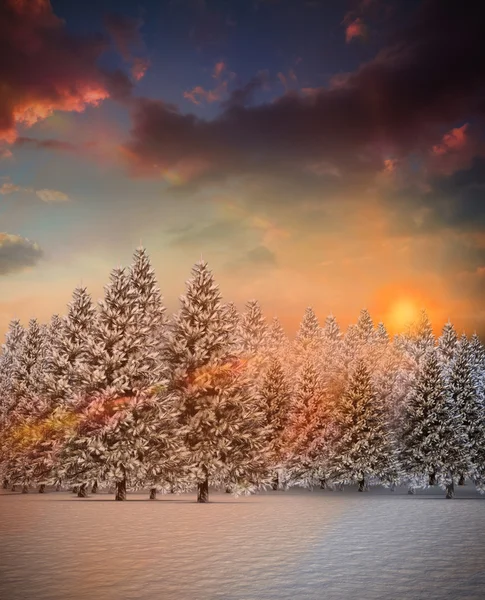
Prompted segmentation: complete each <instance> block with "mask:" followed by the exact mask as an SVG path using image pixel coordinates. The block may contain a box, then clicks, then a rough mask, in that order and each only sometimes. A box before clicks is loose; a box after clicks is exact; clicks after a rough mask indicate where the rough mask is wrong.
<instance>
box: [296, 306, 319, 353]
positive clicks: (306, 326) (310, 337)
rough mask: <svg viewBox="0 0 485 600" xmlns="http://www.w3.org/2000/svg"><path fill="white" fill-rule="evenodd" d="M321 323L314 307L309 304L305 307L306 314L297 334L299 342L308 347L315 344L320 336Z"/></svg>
mask: <svg viewBox="0 0 485 600" xmlns="http://www.w3.org/2000/svg"><path fill="white" fill-rule="evenodd" d="M320 334H321V331H320V324H319V322H318V319H317V316H316V315H315V313H314V311H313V308H312V307H311V306H308V307H307V308H306V309H305V314H304V315H303V319H302V321H301V323H300V327H299V329H298V332H297V334H296V341H297V343H298V344H299V345H300V346H302V347H303V348H304V349H306V348H307V347H308V346H310V345H315V344H316V343H317V342H318V340H319V338H320Z"/></svg>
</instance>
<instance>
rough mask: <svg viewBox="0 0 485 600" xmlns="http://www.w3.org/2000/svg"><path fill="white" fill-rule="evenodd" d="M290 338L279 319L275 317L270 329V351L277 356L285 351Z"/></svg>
mask: <svg viewBox="0 0 485 600" xmlns="http://www.w3.org/2000/svg"><path fill="white" fill-rule="evenodd" d="M287 343H288V337H287V335H286V333H285V330H284V329H283V326H282V325H281V322H280V320H279V319H278V317H273V319H272V320H271V323H270V325H269V328H268V350H269V351H270V352H272V353H273V354H276V356H278V355H279V353H280V352H281V351H283V349H284V347H285V345H286V344H287Z"/></svg>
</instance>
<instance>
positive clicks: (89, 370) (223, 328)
mask: <svg viewBox="0 0 485 600" xmlns="http://www.w3.org/2000/svg"><path fill="white" fill-rule="evenodd" d="M0 477H1V478H2V479H3V485H4V486H8V485H11V486H21V487H22V488H23V491H28V489H29V487H32V486H34V485H38V486H40V488H39V491H43V490H44V488H45V486H46V485H48V484H58V485H60V484H62V485H64V486H65V485H73V486H77V487H78V488H79V495H80V496H86V495H87V494H88V492H89V491H90V490H91V489H92V490H93V492H94V491H95V490H96V489H97V488H98V487H104V488H112V487H116V498H117V499H118V500H124V499H125V498H126V493H127V491H129V490H133V489H141V488H144V489H145V488H146V489H150V498H155V497H156V494H157V492H158V491H161V492H180V491H186V490H191V489H194V488H197V490H198V500H199V501H201V502H205V501H207V499H208V492H209V485H211V486H216V487H219V488H221V487H222V488H223V489H226V491H231V492H234V493H236V494H237V493H243V492H250V491H253V490H255V489H258V488H260V487H264V486H269V485H272V486H273V487H274V488H278V487H279V488H285V487H286V486H291V485H300V486H307V487H314V486H322V487H327V486H329V487H332V486H334V485H343V484H349V483H356V484H358V485H359V489H360V490H365V489H367V487H368V486H369V485H375V484H381V485H390V486H393V485H395V484H396V483H397V482H398V481H400V480H401V481H407V482H408V483H409V485H410V491H414V490H415V488H417V487H420V486H428V485H435V484H436V485H441V486H442V487H444V488H446V493H447V497H448V498H452V497H453V494H454V486H455V484H459V485H462V484H464V483H465V481H466V480H471V481H472V482H473V483H474V484H475V486H476V487H477V488H478V489H479V490H481V491H482V492H485V350H484V348H483V345H482V343H481V341H480V339H479V337H478V336H477V335H476V334H475V335H473V336H472V337H471V338H470V339H468V338H467V337H466V336H464V335H463V336H461V338H459V339H458V336H457V334H456V331H455V329H454V327H453V325H452V324H451V323H447V324H446V325H445V326H444V328H443V330H442V333H441V335H440V337H439V338H438V340H436V339H435V337H434V334H433V328H432V326H431V323H430V321H429V318H428V317H427V315H426V313H425V312H422V313H421V315H420V317H419V319H418V321H417V322H416V323H415V324H413V325H412V326H411V327H410V328H409V329H408V330H407V331H406V332H405V333H402V334H400V335H397V336H395V337H394V338H393V339H391V338H390V336H389V334H388V332H387V330H386V327H385V325H384V323H378V325H377V326H374V322H373V320H372V317H371V315H370V314H369V312H368V311H367V310H365V309H364V310H362V311H361V312H360V315H359V317H358V320H357V322H356V323H355V324H352V325H350V326H349V327H348V328H347V330H346V331H342V330H341V329H340V327H339V325H338V323H337V320H336V318H335V317H334V316H333V315H329V316H328V317H327V318H326V319H325V321H324V322H323V325H322V326H320V324H319V320H318V317H317V315H316V313H315V312H314V310H313V309H312V308H307V309H306V311H305V314H304V316H303V319H302V321H301V323H300V325H299V328H298V330H297V331H296V332H295V335H294V336H292V337H291V338H290V337H288V336H287V334H286V332H285V330H284V329H283V327H282V325H281V323H280V322H279V320H278V319H277V318H276V317H275V318H273V320H272V321H271V322H270V323H269V324H268V323H267V321H266V318H265V315H264V313H263V310H262V308H261V306H260V305H259V303H258V302H257V301H256V300H252V301H250V302H248V303H247V304H246V307H245V310H244V312H243V313H242V314H240V313H239V311H238V310H237V308H236V306H235V304H234V303H232V302H229V303H225V302H224V301H223V298H222V295H221V293H220V291H219V288H218V286H217V285H216V283H215V281H214V278H213V275H212V273H211V271H210V270H209V268H208V266H207V264H206V263H204V262H200V263H197V264H196V265H195V266H194V269H193V272H192V277H191V279H190V280H189V281H188V282H187V289H186V293H185V294H184V295H183V296H182V297H181V298H180V309H179V310H178V311H177V312H175V314H172V315H171V316H167V315H166V310H165V308H164V305H163V298H162V295H161V292H160V288H159V286H158V283H157V280H156V277H155V272H154V270H153V268H152V266H151V263H150V259H149V256H148V254H147V252H146V250H145V249H144V248H138V249H137V250H136V252H135V254H134V257H133V262H132V265H131V266H130V268H129V269H124V268H121V267H120V268H117V269H114V270H113V271H112V273H111V275H110V281H109V284H108V285H107V286H106V288H105V294H104V298H103V299H102V300H101V301H100V302H98V304H97V305H96V304H94V303H93V301H92V300H91V297H90V295H89V293H88V291H87V290H86V288H84V287H78V288H76V289H75V290H74V293H73V297H72V301H71V302H70V303H69V305H68V307H67V313H66V314H65V315H63V316H62V315H61V316H59V315H54V316H53V317H52V319H51V320H50V322H48V323H47V324H40V323H39V322H38V321H37V320H36V319H31V320H30V322H29V323H28V325H27V326H26V327H23V326H22V324H21V323H20V322H19V321H17V320H15V321H12V322H11V323H10V326H9V329H8V331H7V334H6V339H5V343H4V344H3V346H2V352H1V353H0ZM93 484H94V485H93ZM92 485H93V487H92V488H91V486H92Z"/></svg>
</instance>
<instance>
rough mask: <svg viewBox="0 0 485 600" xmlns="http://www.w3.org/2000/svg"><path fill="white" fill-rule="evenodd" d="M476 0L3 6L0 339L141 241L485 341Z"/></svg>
mask: <svg viewBox="0 0 485 600" xmlns="http://www.w3.org/2000/svg"><path fill="white" fill-rule="evenodd" d="M484 35H485V14H484V13H483V11H481V10H480V8H479V3H478V2H476V0H459V1H458V0H427V1H426V0H425V1H417V0H401V1H399V0H389V1H384V0H355V1H353V0H348V1H347V0H142V1H141V2H136V1H128V0H116V1H115V0H97V1H96V2H94V1H92V0H85V1H84V2H72V1H71V0H53V1H52V2H49V1H48V0H0V57H1V58H0V292H1V293H0V335H1V336H2V337H3V334H4V332H5V330H6V328H7V326H8V323H9V321H10V320H11V319H13V318H20V319H21V321H22V322H23V323H24V324H26V323H27V322H28V319H29V318H31V317H36V318H38V319H39V320H41V321H43V322H45V321H47V320H48V319H49V318H50V316H51V315H52V314H53V313H59V314H64V313H65V311H66V305H67V303H68V302H69V300H70V297H71V294H72V291H73V289H74V288H75V287H76V286H78V285H84V286H87V287H88V290H89V291H90V292H91V294H92V296H93V298H94V299H95V300H97V299H99V298H100V297H101V295H102V293H103V286H104V285H105V284H106V283H107V281H108V278H109V272H110V271H111V269H112V268H114V267H117V266H120V265H123V266H125V265H129V264H130V262H131V258H132V254H133V252H134V250H135V248H136V247H137V246H139V245H140V244H142V245H143V246H145V247H146V248H147V250H148V253H149V255H150V257H151V260H152V263H153V266H154V268H155V270H156V272H157V276H158V280H159V285H160V288H161V290H162V293H163V295H164V298H165V303H166V305H167V307H168V309H169V311H173V310H176V308H177V304H178V297H179V295H180V294H181V293H183V292H184V282H185V281H186V280H187V279H188V277H189V276H190V269H191V267H192V265H193V264H194V263H195V262H197V261H198V260H200V258H203V259H204V260H206V261H208V263H209V266H210V268H211V269H212V271H213V272H214V275H215V277H216V280H217V282H218V284H219V286H220V289H221V292H222V294H223V296H224V299H226V300H227V301H229V300H231V301H234V302H235V303H236V305H237V306H238V307H239V308H241V309H242V308H243V306H244V304H245V302H246V301H247V300H249V299H253V298H256V299H258V300H259V301H260V302H261V304H262V307H263V310H264V312H265V314H266V316H267V317H268V318H269V319H270V318H272V317H273V316H275V315H276V316H278V317H279V318H280V319H281V321H282V322H283V324H284V326H285V328H286V329H287V331H288V333H293V332H294V331H295V330H296V328H297V326H298V323H299V321H300V320H301V317H302V315H303V312H304V309H305V307H307V306H312V307H313V308H314V310H315V311H316V313H317V315H318V317H319V318H320V321H321V322H323V320H324V318H325V317H326V316H327V315H328V314H329V313H333V314H334V315H335V316H336V317H337V319H338V321H339V322H340V324H341V325H342V327H346V326H347V325H348V324H349V323H352V322H355V321H356V320H357V317H358V313H359V311H360V310H361V309H362V308H367V309H368V310H369V311H370V313H371V315H372V317H373V318H374V320H375V322H378V321H381V320H382V321H384V323H385V324H386V325H387V327H388V329H389V330H390V332H391V333H397V332H398V331H400V330H402V329H403V328H404V327H405V325H406V324H407V322H408V321H410V320H413V319H414V318H415V317H416V315H417V311H419V310H420V309H421V308H426V310H427V311H428V314H429V316H430V318H431V320H432V322H433V325H434V327H435V330H436V332H437V333H438V332H439V330H440V329H441V327H442V325H443V324H444V323H445V322H446V321H447V320H448V319H450V320H451V321H452V322H453V323H454V324H455V325H456V327H457V329H458V331H459V332H461V331H465V332H466V333H468V334H471V333H473V332H474V331H478V332H479V333H480V335H482V336H483V334H485V303H484V299H483V298H484V292H485V129H484V116H485V45H484V44H483V42H482V40H483V37H484Z"/></svg>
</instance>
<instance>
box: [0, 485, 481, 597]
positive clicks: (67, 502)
mask: <svg viewBox="0 0 485 600" xmlns="http://www.w3.org/2000/svg"><path fill="white" fill-rule="evenodd" d="M146 498H147V496H146V495H145V494H131V495H130V496H129V500H128V501H127V502H114V501H113V499H112V496H108V495H107V494H99V495H97V496H92V497H91V498H89V499H87V500H82V499H77V498H75V497H74V496H73V495H72V494H69V493H63V492H57V493H56V492H50V493H47V494H45V495H39V494H37V493H30V494H28V495H20V494H12V493H9V492H2V493H1V494H0V598H2V600H21V599H22V600H27V599H29V600H31V599H35V600H70V599H72V600H78V599H79V600H81V599H83V600H84V599H87V600H132V599H133V600H135V599H136V600H144V599H150V600H154V599H159V600H172V599H174V600H212V599H215V598H224V599H225V600H284V599H288V600H289V599H291V600H299V599H318V600H377V599H379V600H381V599H382V600H395V599H396V600H397V599H399V600H401V599H403V600H418V599H423V600H424V599H426V600H444V599H447V600H452V599H453V600H455V599H460V600H461V599H463V600H465V599H466V600H483V598H485V497H483V496H479V495H478V494H477V493H475V491H474V490H473V489H472V488H471V487H470V486H466V487H465V488H459V489H458V490H457V497H456V498H455V499H454V500H445V499H444V497H443V492H442V490H439V489H434V490H429V491H426V492H423V491H421V492H418V494H417V495H416V496H408V495H407V494H406V490H405V489H404V488H399V489H398V490H396V491H395V492H394V493H391V492H389V491H388V490H380V489H372V490H371V491H370V492H368V493H364V494H358V493H357V492H356V491H355V490H345V491H344V492H328V491H320V490H318V491H313V492H309V491H307V490H290V491H287V492H280V491H279V492H266V493H264V494H258V495H255V496H250V497H243V498H237V499H235V498H233V497H232V496H229V495H227V494H221V493H212V494H211V500H212V502H211V503H210V504H206V505H204V504H202V505H201V504H196V503H195V502H194V496H193V495H191V496H171V495H168V496H160V498H159V500H158V501H156V502H154V501H149V500H147V499H146Z"/></svg>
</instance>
